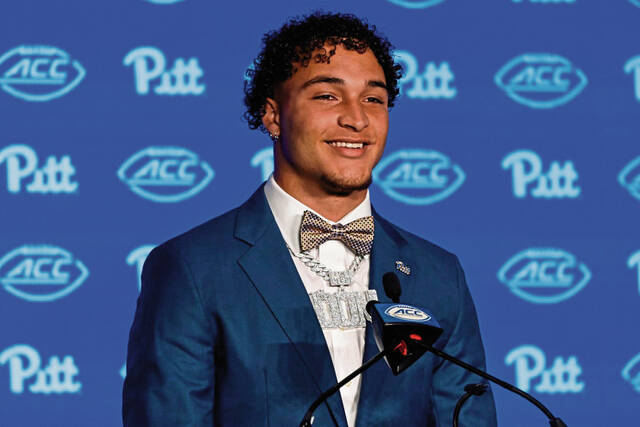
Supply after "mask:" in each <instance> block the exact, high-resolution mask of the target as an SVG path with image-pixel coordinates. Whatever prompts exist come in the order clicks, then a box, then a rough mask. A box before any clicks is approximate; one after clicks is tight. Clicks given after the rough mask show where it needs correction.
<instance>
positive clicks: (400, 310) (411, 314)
mask: <svg viewBox="0 0 640 427" xmlns="http://www.w3.org/2000/svg"><path fill="white" fill-rule="evenodd" d="M384 313H385V314H387V315H389V316H391V317H395V318H397V319H402V320H424V321H428V320H431V316H429V315H428V314H427V313H425V312H424V311H422V310H420V309H419V308H415V307H412V306H410V305H404V304H400V305H393V306H391V307H389V308H387V309H386V310H385V311H384Z"/></svg>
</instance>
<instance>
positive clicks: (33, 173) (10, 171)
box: [0, 144, 78, 194]
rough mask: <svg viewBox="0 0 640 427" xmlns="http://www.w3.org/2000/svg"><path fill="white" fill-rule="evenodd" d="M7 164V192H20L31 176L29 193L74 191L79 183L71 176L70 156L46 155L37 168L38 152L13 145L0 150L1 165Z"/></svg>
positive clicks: (72, 170) (26, 146)
mask: <svg viewBox="0 0 640 427" xmlns="http://www.w3.org/2000/svg"><path fill="white" fill-rule="evenodd" d="M5 161H6V164H7V190H9V192H10V193H14V194H15V193H20V191H22V181H23V180H24V179H27V178H29V177H30V178H31V182H30V183H29V184H27V185H26V190H27V192H29V193H40V194H47V193H54V194H59V193H74V192H75V191H76V190H77V189H78V183H77V182H73V181H72V180H71V177H73V175H74V174H75V172H76V169H75V168H74V167H73V165H72V164H71V158H70V157H69V156H62V157H61V158H60V160H58V159H56V157H55V156H49V157H48V158H47V161H46V162H45V164H44V166H42V167H40V168H38V155H37V154H36V152H35V151H34V150H33V149H32V148H31V147H29V146H28V145H22V144H15V145H10V146H8V147H6V148H4V149H2V150H0V165H2V163H3V162H5Z"/></svg>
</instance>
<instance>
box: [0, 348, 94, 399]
mask: <svg viewBox="0 0 640 427" xmlns="http://www.w3.org/2000/svg"><path fill="white" fill-rule="evenodd" d="M7 363H8V365H9V389H10V390H11V392H12V393H14V394H22V393H23V392H24V389H25V381H26V380H27V379H29V378H34V381H33V382H32V383H31V384H30V385H29V391H30V392H31V393H42V394H51V393H56V394H62V393H78V392H80V388H81V387H82V384H80V383H79V382H77V381H75V380H74V378H73V377H75V376H76V375H78V372H79V371H78V367H77V366H76V365H75V363H74V361H73V357H71V356H65V357H64V358H63V359H62V361H60V358H59V357H58V356H51V358H49V364H48V365H47V366H46V368H44V369H40V366H41V363H42V361H41V359H40V354H39V353H38V352H37V351H36V349H34V348H33V347H31V346H28V345H25V344H18V345H14V346H11V347H9V348H7V349H6V350H4V351H3V352H2V353H0V365H4V364H7Z"/></svg>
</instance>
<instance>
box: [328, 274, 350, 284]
mask: <svg viewBox="0 0 640 427" xmlns="http://www.w3.org/2000/svg"><path fill="white" fill-rule="evenodd" d="M329 284H330V285H331V286H349V285H350V284H351V273H349V271H347V270H345V271H329Z"/></svg>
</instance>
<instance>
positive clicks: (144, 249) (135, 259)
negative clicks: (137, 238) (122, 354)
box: [120, 245, 155, 379]
mask: <svg viewBox="0 0 640 427" xmlns="http://www.w3.org/2000/svg"><path fill="white" fill-rule="evenodd" d="M153 248H155V246H154V245H142V246H138V247H137V248H135V249H134V250H132V251H131V252H129V255H127V264H128V265H135V266H136V279H137V282H138V292H140V289H141V288H142V280H141V276H142V267H143V266H144V262H145V261H146V260H147V256H149V253H150V252H151V251H152V250H153ZM120 376H121V377H122V379H124V378H125V377H126V376H127V364H126V363H125V364H124V365H122V368H120Z"/></svg>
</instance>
